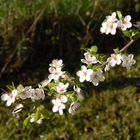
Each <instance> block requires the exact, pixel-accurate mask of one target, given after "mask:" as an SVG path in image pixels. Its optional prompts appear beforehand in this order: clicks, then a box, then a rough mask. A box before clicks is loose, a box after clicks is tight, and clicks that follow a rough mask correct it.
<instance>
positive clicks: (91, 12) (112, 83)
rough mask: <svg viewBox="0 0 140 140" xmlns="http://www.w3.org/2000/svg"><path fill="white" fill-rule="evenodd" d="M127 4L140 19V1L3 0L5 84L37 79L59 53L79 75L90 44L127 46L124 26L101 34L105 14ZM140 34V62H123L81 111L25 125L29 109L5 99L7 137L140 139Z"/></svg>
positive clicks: (0, 74) (0, 42) (0, 76)
mask: <svg viewBox="0 0 140 140" xmlns="http://www.w3.org/2000/svg"><path fill="white" fill-rule="evenodd" d="M117 10H120V11H121V12H122V13H123V15H128V14H130V15H131V16H132V22H133V23H134V24H137V23H138V24H139V23H140V2H139V0H0V82H1V88H4V87H5V85H7V84H11V83H12V82H14V83H15V85H17V84H19V83H22V84H23V85H33V84H37V83H38V82H40V81H41V80H43V79H44V78H45V77H47V73H48V65H49V63H50V62H51V60H52V59H55V58H62V59H63V60H64V64H65V70H67V71H69V72H71V73H72V74H73V73H74V72H75V70H77V69H78V68H79V66H80V58H81V57H82V54H83V52H81V48H82V47H91V45H97V46H98V48H99V52H100V53H104V54H109V53H111V52H112V50H113V49H114V48H117V47H119V48H122V47H123V46H124V45H125V44H126V43H127V42H128V39H127V38H124V37H123V36H122V34H121V33H120V32H117V35H116V36H110V35H109V36H106V35H102V34H100V32H99V29H100V26H101V23H102V21H103V20H104V19H105V16H106V15H108V14H110V13H112V12H113V11H117ZM139 46H140V40H137V41H136V42H135V43H133V44H132V45H131V47H130V48H129V49H128V50H127V51H128V52H130V53H134V54H135V59H136V60H137V64H136V65H135V66H133V67H132V69H130V70H126V69H122V68H116V69H113V70H111V72H110V73H107V74H106V81H105V82H104V83H102V84H101V85H99V86H98V87H96V88H95V87H93V86H91V85H87V89H86V91H85V94H84V96H85V101H84V102H83V104H82V105H81V108H80V109H79V111H78V112H77V114H76V115H75V116H71V115H66V116H59V115H56V114H53V115H52V117H51V118H49V119H48V120H46V121H44V123H43V125H41V126H38V125H32V126H30V129H29V128H24V127H23V125H22V122H23V120H24V118H23V116H25V114H22V113H21V115H20V116H18V117H15V116H12V114H11V112H12V109H11V108H5V106H4V104H3V103H1V104H0V132H1V133H0V140H55V139H61V140H67V139H68V140H140V63H139V62H140V49H139Z"/></svg>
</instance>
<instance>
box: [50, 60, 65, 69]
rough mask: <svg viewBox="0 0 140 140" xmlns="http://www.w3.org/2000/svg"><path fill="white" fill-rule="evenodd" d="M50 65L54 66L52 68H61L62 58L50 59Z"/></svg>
mask: <svg viewBox="0 0 140 140" xmlns="http://www.w3.org/2000/svg"><path fill="white" fill-rule="evenodd" d="M50 66H51V67H54V68H61V67H62V66H63V61H62V59H60V60H58V59H54V60H53V61H52V63H51V64H50Z"/></svg>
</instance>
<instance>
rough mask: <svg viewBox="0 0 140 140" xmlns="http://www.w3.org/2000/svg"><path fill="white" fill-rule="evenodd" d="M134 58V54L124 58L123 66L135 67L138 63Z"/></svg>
mask: <svg viewBox="0 0 140 140" xmlns="http://www.w3.org/2000/svg"><path fill="white" fill-rule="evenodd" d="M133 57H134V55H133V54H129V55H128V56H122V66H123V67H126V68H130V67H131V66H132V65H134V64H135V63H136V60H134V59H133Z"/></svg>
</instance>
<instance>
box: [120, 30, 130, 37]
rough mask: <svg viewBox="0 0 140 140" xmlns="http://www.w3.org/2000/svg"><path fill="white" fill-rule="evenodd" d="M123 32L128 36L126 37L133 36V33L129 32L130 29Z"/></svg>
mask: <svg viewBox="0 0 140 140" xmlns="http://www.w3.org/2000/svg"><path fill="white" fill-rule="evenodd" d="M122 33H123V35H124V36H126V37H129V38H130V37H131V34H130V32H129V31H128V30H126V31H123V32H122Z"/></svg>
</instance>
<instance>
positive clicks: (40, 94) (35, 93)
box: [28, 88, 45, 102]
mask: <svg viewBox="0 0 140 140" xmlns="http://www.w3.org/2000/svg"><path fill="white" fill-rule="evenodd" d="M28 92H29V93H28V94H30V98H31V100H32V101H33V102H34V101H35V100H41V99H42V100H44V99H45V94H44V90H43V89H42V88H36V89H30V90H28Z"/></svg>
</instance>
